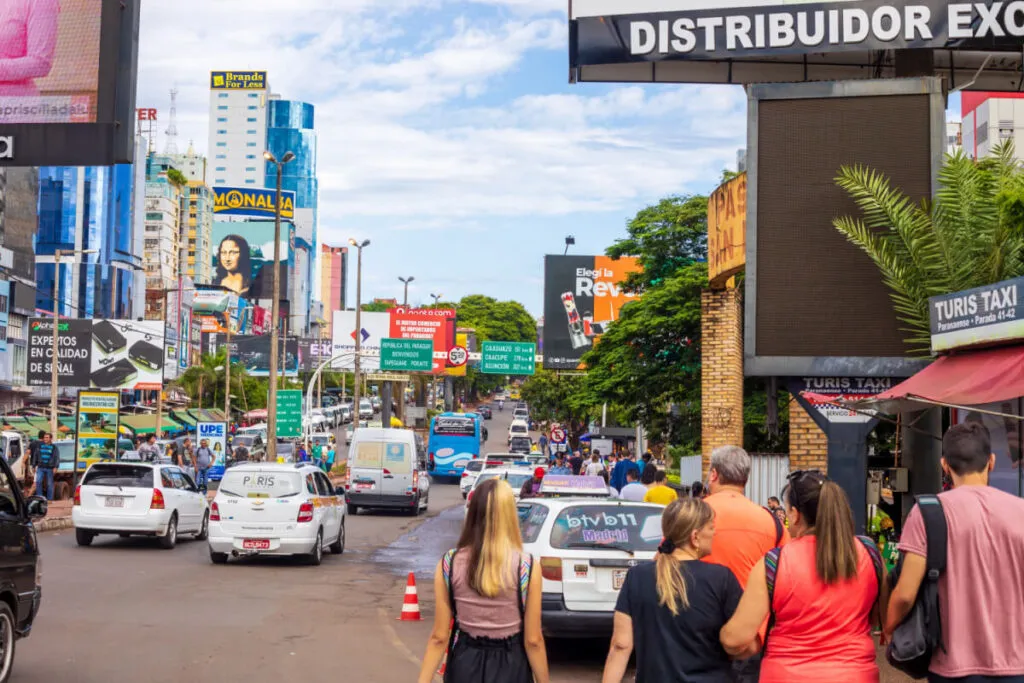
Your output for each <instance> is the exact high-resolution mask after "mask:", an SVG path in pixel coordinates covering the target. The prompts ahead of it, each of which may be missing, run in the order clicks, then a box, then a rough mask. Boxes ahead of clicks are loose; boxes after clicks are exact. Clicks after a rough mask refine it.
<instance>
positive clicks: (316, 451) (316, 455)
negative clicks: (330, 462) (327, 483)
mask: <svg viewBox="0 0 1024 683" xmlns="http://www.w3.org/2000/svg"><path fill="white" fill-rule="evenodd" d="M313 464H314V465H316V466H317V467H319V468H320V469H323V466H324V447H323V446H321V445H320V442H319V441H317V442H314V444H313Z"/></svg>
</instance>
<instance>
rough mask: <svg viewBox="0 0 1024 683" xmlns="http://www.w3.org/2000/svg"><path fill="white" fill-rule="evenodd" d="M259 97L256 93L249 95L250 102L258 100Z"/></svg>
mask: <svg viewBox="0 0 1024 683" xmlns="http://www.w3.org/2000/svg"><path fill="white" fill-rule="evenodd" d="M257 97H259V95H257V94H256V93H254V92H251V93H249V99H250V100H253V99H256V98H257Z"/></svg>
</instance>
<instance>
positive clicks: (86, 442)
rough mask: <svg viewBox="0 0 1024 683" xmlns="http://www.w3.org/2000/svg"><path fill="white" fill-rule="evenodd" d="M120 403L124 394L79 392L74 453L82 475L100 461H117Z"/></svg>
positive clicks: (115, 392)
mask: <svg viewBox="0 0 1024 683" xmlns="http://www.w3.org/2000/svg"><path fill="white" fill-rule="evenodd" d="M120 403H121V394H120V392H117V391H79V392H78V417H77V422H78V429H77V430H76V431H75V453H76V457H77V458H78V469H79V471H81V470H84V469H85V468H86V467H88V466H89V465H90V464H92V463H93V462H96V461H97V460H114V459H116V458H117V436H118V427H119V423H118V411H119V409H120Z"/></svg>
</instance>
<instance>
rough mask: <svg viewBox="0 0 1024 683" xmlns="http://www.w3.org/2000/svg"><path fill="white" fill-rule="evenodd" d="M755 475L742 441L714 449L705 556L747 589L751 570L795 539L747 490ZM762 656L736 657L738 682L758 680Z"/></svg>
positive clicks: (709, 480) (709, 488)
mask: <svg viewBox="0 0 1024 683" xmlns="http://www.w3.org/2000/svg"><path fill="white" fill-rule="evenodd" d="M749 477H750V456H749V455H747V452H746V451H745V450H743V449H742V448H740V447H739V446H721V447H719V448H716V449H715V450H713V451H712V452H711V464H710V466H709V467H708V490H709V491H710V495H708V496H707V497H706V498H704V501H705V502H706V503H707V504H708V505H710V506H711V509H712V510H714V511H715V537H714V539H713V540H712V542H711V554H710V555H708V556H707V557H705V558H704V561H705V562H711V563H713V564H720V565H723V566H725V567H728V568H729V569H730V570H731V571H732V573H733V574H734V575H735V576H736V580H737V581H739V582H740V585H741V586H742V587H743V588H744V589H745V588H746V587H747V579H748V578H749V577H750V570H751V569H753V568H754V565H755V564H757V562H758V561H759V560H760V559H761V558H763V557H764V556H765V553H767V552H768V551H769V550H771V549H772V548H776V547H779V546H782V545H784V544H785V543H787V542H788V541H789V532H788V531H786V529H785V527H783V526H782V523H781V522H779V520H778V519H777V518H776V517H775V515H773V514H772V513H771V512H769V511H768V510H766V509H765V508H763V507H761V506H760V505H758V504H757V503H755V502H753V501H751V500H749V499H748V498H747V497H746V495H745V494H744V489H745V488H746V486H747V479H748V478H749ZM760 668H761V656H760V655H755V656H754V657H751V658H750V659H745V660H740V661H736V662H734V663H733V669H734V672H735V674H736V681H737V682H738V683H756V682H757V680H758V672H759V671H760Z"/></svg>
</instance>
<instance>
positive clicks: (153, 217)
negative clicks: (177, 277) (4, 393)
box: [58, 213, 164, 424]
mask: <svg viewBox="0 0 1024 683" xmlns="http://www.w3.org/2000/svg"><path fill="white" fill-rule="evenodd" d="M163 219H164V215H163V214H162V213H147V214H146V220H147V221H162V220H163ZM58 358H59V356H58ZM154 424H155V423H154Z"/></svg>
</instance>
